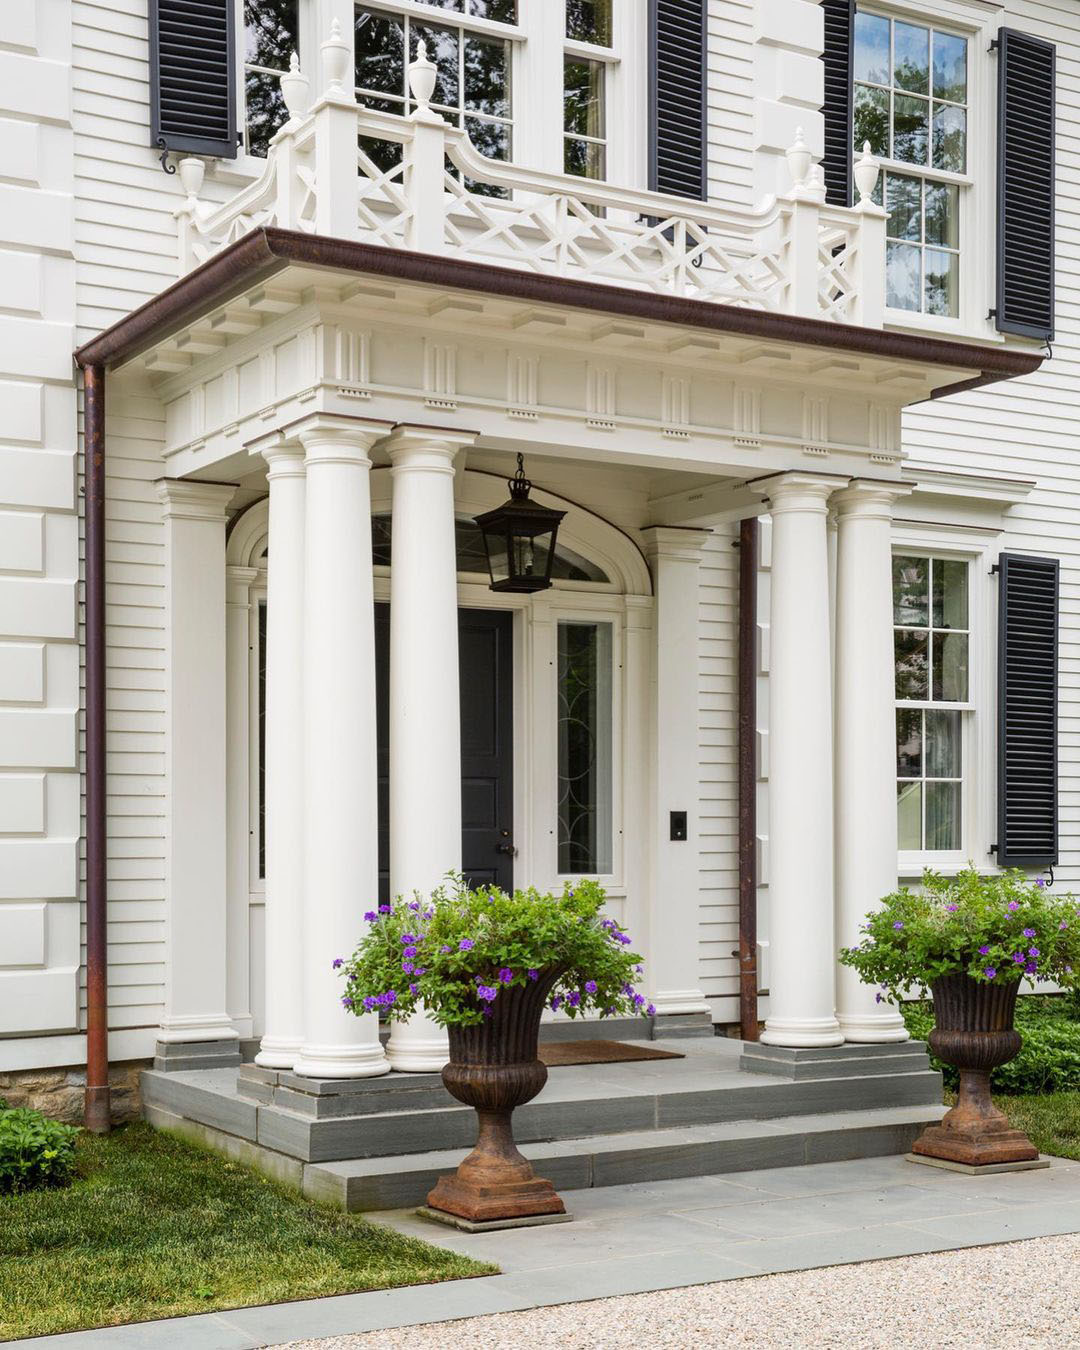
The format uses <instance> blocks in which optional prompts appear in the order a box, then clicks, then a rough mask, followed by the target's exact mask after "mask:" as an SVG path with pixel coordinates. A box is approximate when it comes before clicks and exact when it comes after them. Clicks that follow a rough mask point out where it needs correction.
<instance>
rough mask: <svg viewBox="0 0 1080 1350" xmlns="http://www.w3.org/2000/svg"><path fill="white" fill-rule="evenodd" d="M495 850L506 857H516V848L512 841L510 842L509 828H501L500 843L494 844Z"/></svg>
mask: <svg viewBox="0 0 1080 1350" xmlns="http://www.w3.org/2000/svg"><path fill="white" fill-rule="evenodd" d="M495 852H496V853H505V854H506V856H507V857H508V858H516V857H517V849H516V848H515V847H514V845H513V843H512V842H511V839H510V831H509V830H503V832H502V843H501V844H496V845H495Z"/></svg>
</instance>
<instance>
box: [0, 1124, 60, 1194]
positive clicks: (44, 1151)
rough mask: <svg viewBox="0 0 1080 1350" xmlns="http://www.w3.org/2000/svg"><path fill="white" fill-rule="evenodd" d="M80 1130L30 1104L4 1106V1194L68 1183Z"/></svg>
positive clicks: (0, 1165)
mask: <svg viewBox="0 0 1080 1350" xmlns="http://www.w3.org/2000/svg"><path fill="white" fill-rule="evenodd" d="M79 1133H80V1131H79V1128H78V1126H77V1125H62V1124H61V1123H60V1121H58V1120H49V1119H48V1118H47V1117H45V1116H43V1115H42V1114H41V1112H40V1111H31V1110H29V1109H28V1108H27V1107H17V1108H14V1109H9V1110H0V1195H5V1194H9V1193H18V1192H21V1191H34V1190H40V1189H43V1188H45V1187H48V1186H67V1185H68V1184H69V1183H70V1181H71V1178H72V1174H73V1172H74V1170H75V1140H76V1138H77V1136H78V1135H79Z"/></svg>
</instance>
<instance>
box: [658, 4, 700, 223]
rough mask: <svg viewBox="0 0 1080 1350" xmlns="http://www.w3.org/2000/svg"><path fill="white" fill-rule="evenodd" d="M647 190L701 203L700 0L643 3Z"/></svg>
mask: <svg viewBox="0 0 1080 1350" xmlns="http://www.w3.org/2000/svg"><path fill="white" fill-rule="evenodd" d="M649 58H650V65H651V71H650V80H649V186H650V187H651V188H653V189H654V190H655V191H657V192H670V193H671V194H672V195H673V196H676V197H697V198H702V199H704V198H705V197H706V196H707V194H708V186H707V180H706V171H705V164H706V149H705V145H706V141H705V129H706V122H707V118H706V91H707V87H708V86H707V71H708V46H707V42H706V0H649Z"/></svg>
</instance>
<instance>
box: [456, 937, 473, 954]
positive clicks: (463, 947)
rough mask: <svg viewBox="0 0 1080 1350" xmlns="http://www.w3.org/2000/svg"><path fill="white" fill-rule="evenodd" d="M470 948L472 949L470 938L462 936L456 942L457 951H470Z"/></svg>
mask: <svg viewBox="0 0 1080 1350" xmlns="http://www.w3.org/2000/svg"><path fill="white" fill-rule="evenodd" d="M472 949H473V940H472V938H462V939H461V941H460V942H459V943H458V951H459V952H471V951H472Z"/></svg>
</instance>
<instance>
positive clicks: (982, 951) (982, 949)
mask: <svg viewBox="0 0 1080 1350" xmlns="http://www.w3.org/2000/svg"><path fill="white" fill-rule="evenodd" d="M989 954H990V948H989V947H980V948H979V955H980V956H988V955H989Z"/></svg>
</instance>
